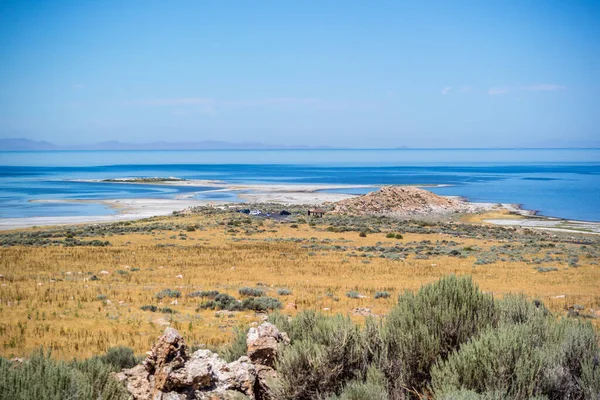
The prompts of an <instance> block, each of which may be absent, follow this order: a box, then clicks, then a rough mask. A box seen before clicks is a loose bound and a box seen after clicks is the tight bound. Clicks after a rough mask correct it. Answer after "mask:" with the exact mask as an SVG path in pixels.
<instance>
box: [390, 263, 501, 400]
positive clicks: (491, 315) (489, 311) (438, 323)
mask: <svg viewBox="0 0 600 400" xmlns="http://www.w3.org/2000/svg"><path fill="white" fill-rule="evenodd" d="M495 319H496V313H495V307H494V300H493V298H492V297H491V296H490V295H486V294H483V293H481V292H480V291H479V289H478V287H477V286H476V285H475V284H474V283H473V281H472V280H471V278H469V277H456V276H454V275H451V276H448V277H445V278H442V279H441V280H439V281H438V282H435V283H433V284H429V285H425V286H423V287H421V289H420V290H419V291H418V292H417V293H416V294H413V293H411V292H406V293H405V294H404V295H402V296H400V297H399V299H398V305H397V306H396V307H394V308H393V309H392V310H391V312H390V313H389V314H388V317H387V319H386V321H385V323H384V324H383V328H382V332H381V337H382V353H381V356H380V360H379V363H380V368H381V370H382V371H383V372H384V373H385V375H386V376H387V378H388V380H389V381H388V385H389V389H390V391H391V392H393V393H403V392H405V391H406V388H410V389H411V390H417V391H422V390H423V389H424V388H425V387H426V385H427V384H428V383H429V380H430V368H431V366H432V365H433V364H434V362H435V361H436V360H437V359H438V358H441V359H445V358H446V357H447V356H448V354H449V353H450V352H451V351H453V350H454V349H456V348H458V347H459V346H460V345H461V344H463V343H466V342H467V341H468V340H469V339H470V338H471V337H473V336H476V335H478V334H479V333H480V332H481V331H483V330H484V329H486V328H487V327H489V326H491V325H492V324H493V323H494V322H495Z"/></svg>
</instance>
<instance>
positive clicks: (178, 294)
mask: <svg viewBox="0 0 600 400" xmlns="http://www.w3.org/2000/svg"><path fill="white" fill-rule="evenodd" d="M155 297H156V298H157V299H159V300H160V299H164V298H165V297H175V298H179V297H181V292H180V291H179V290H172V289H165V290H161V291H160V292H158V293H156V296H155Z"/></svg>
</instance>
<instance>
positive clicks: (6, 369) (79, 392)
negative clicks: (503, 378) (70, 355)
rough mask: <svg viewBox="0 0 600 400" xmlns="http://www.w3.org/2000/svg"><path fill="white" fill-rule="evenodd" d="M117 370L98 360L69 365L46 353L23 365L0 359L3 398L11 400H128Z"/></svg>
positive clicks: (41, 351)
mask: <svg viewBox="0 0 600 400" xmlns="http://www.w3.org/2000/svg"><path fill="white" fill-rule="evenodd" d="M113 370H114V368H113V367H112V366H110V365H107V364H105V363H104V362H102V361H101V360H100V359H99V358H91V359H88V360H85V361H73V362H70V363H66V362H63V361H57V360H54V359H52V358H51V357H50V353H47V354H45V353H44V351H43V350H39V351H36V352H34V353H33V354H32V355H31V357H29V358H28V359H27V360H25V361H24V362H23V363H22V364H19V363H13V362H10V361H8V360H6V359H4V358H0V398H1V399H11V400H31V399H40V398H43V399H45V400H64V399H77V400H98V399H103V400H126V399H128V398H129V395H128V393H127V392H126V390H125V389H124V387H123V385H122V384H121V383H120V382H118V381H117V380H116V379H114V378H113V376H112V375H111V373H112V372H113Z"/></svg>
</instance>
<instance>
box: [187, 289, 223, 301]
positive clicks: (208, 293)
mask: <svg viewBox="0 0 600 400" xmlns="http://www.w3.org/2000/svg"><path fill="white" fill-rule="evenodd" d="M218 294H219V292H218V291H217V290H200V291H196V292H192V293H190V294H188V295H187V297H202V298H207V299H214V298H215V297H216V296H217V295H218Z"/></svg>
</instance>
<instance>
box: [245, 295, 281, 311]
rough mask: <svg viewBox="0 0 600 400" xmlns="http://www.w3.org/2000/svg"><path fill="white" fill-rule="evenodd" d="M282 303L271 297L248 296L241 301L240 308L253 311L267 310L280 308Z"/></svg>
mask: <svg viewBox="0 0 600 400" xmlns="http://www.w3.org/2000/svg"><path fill="white" fill-rule="evenodd" d="M282 307H283V304H281V302H280V301H279V300H277V299H275V298H273V297H250V298H248V299H245V300H244V301H243V302H242V308H243V309H245V310H253V311H261V312H264V311H269V310H277V309H279V308H282Z"/></svg>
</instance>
